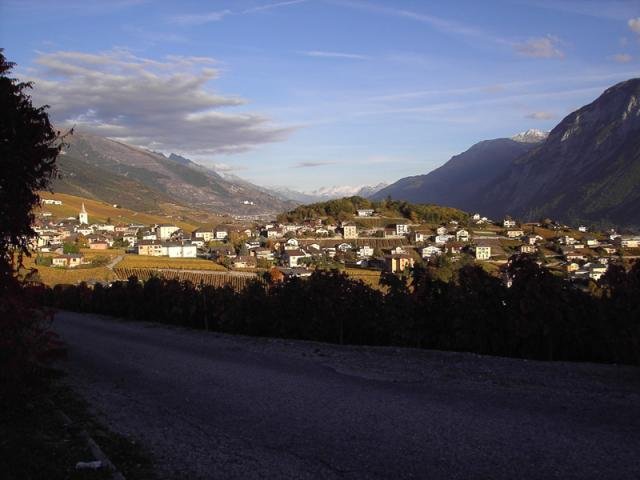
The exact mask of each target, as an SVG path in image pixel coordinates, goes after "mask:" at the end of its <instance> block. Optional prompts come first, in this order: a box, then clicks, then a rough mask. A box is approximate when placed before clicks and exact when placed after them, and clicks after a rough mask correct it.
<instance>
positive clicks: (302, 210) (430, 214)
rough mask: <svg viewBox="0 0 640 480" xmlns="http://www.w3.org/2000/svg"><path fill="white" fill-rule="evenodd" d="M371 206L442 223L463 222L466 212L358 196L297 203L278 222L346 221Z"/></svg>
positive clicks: (409, 218) (386, 214)
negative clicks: (303, 203)
mask: <svg viewBox="0 0 640 480" xmlns="http://www.w3.org/2000/svg"><path fill="white" fill-rule="evenodd" d="M364 208H372V209H374V210H375V211H376V212H378V213H379V214H380V215H381V216H384V217H391V218H396V217H397V218H404V219H406V220H407V221H410V222H412V223H418V222H420V223H445V222H448V221H450V220H456V221H458V222H465V221H466V220H467V219H468V215H467V214H466V213H464V212H462V211H460V210H457V209H455V208H449V207H441V206H438V205H421V204H415V203H409V202H404V201H395V200H389V199H387V200H382V201H373V200H367V199H366V198H362V197H348V198H341V199H338V200H329V201H327V202H320V203H312V204H310V205H301V206H299V207H297V208H296V209H295V210H292V211H290V212H288V213H284V214H282V215H280V216H279V217H278V221H279V222H295V223H300V222H303V221H305V220H313V219H317V218H326V219H328V218H330V219H332V220H339V221H344V220H349V219H352V218H353V217H354V215H356V213H357V210H358V209H364Z"/></svg>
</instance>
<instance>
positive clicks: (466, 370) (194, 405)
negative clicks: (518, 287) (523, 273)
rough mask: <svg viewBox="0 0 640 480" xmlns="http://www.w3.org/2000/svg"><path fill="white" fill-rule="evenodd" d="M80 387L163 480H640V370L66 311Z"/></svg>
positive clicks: (75, 382)
mask: <svg viewBox="0 0 640 480" xmlns="http://www.w3.org/2000/svg"><path fill="white" fill-rule="evenodd" d="M54 327H55V329H56V330H57V331H58V332H59V333H60V334H61V335H62V337H63V339H64V340H65V341H66V342H67V343H68V345H69V358H68V360H66V361H65V362H64V363H63V364H62V365H61V366H62V367H63V368H65V369H66V370H67V371H68V372H69V382H70V383H71V385H72V386H73V387H74V388H75V389H77V390H78V391H79V393H81V394H82V395H83V396H84V397H85V398H86V399H87V400H88V401H89V402H90V403H91V404H92V405H93V408H94V409H95V411H96V413H97V414H98V415H99V416H100V417H101V418H102V419H103V420H104V421H105V422H106V423H107V424H108V425H109V426H110V427H111V428H112V429H113V430H114V431H116V432H118V433H121V434H123V435H127V436H133V437H135V438H138V439H139V441H140V442H142V444H143V445H144V446H145V447H146V448H148V449H149V450H150V451H151V452H152V453H153V455H154V461H155V465H156V469H157V474H158V476H159V477H160V478H172V479H173V478H185V479H186V478H189V479H191V478H221V479H232V478H238V479H251V478H347V479H356V478H357V479H360V478H372V479H377V478H398V479H403V478H430V479H445V478H446V479H451V478H459V479H470V478H487V479H488V478H491V479H512V478H527V479H538V478H539V479H550V478H562V479H569V478H575V479H578V478H579V479H591V478H592V479H601V478H616V479H637V478H638V472H640V456H639V455H638V452H639V451H640V368H638V367H627V366H615V365H595V364H578V363H545V362H534V361H524V360H514V359H504V358H495V357H485V356H479V355H474V354H465V353H450V352H433V351H418V350H411V349H394V348H372V347H348V346H345V347H342V346H337V345H327V344H319V343H313V342H301V341H287V340H278V339H263V338H251V337H240V336H229V335H221V334H214V333H205V332H199V331H189V330H184V329H180V328H175V327H174V328H172V327H166V326H160V325H155V324H150V323H142V322H129V321H126V322H125V321H119V320H114V319H108V318H104V317H99V316H95V315H86V314H76V313H68V312H60V313H58V314H57V316H56V322H55V324H54Z"/></svg>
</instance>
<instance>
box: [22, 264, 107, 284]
mask: <svg viewBox="0 0 640 480" xmlns="http://www.w3.org/2000/svg"><path fill="white" fill-rule="evenodd" d="M24 266H25V267H26V268H36V269H37V270H38V274H39V275H40V279H41V280H42V282H43V283H44V284H46V285H49V286H53V285H58V284H76V283H80V282H92V281H99V282H108V281H112V280H115V279H116V276H115V275H114V273H113V272H112V271H111V270H109V269H108V268H106V267H94V268H68V269H67V268H55V267H45V266H43V265H36V264H35V259H34V257H31V258H25V259H24Z"/></svg>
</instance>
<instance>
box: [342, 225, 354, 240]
mask: <svg viewBox="0 0 640 480" xmlns="http://www.w3.org/2000/svg"><path fill="white" fill-rule="evenodd" d="M342 238H358V227H356V226H355V225H354V224H353V223H343V224H342Z"/></svg>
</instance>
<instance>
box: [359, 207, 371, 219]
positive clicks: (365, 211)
mask: <svg viewBox="0 0 640 480" xmlns="http://www.w3.org/2000/svg"><path fill="white" fill-rule="evenodd" d="M358 216H359V217H371V216H373V208H361V209H358Z"/></svg>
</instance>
